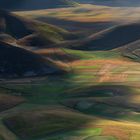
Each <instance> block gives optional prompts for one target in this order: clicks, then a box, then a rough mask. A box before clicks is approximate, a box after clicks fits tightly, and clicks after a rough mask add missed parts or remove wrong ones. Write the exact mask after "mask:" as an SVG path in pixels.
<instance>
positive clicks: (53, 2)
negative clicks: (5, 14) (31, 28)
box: [0, 0, 77, 10]
mask: <svg viewBox="0 0 140 140" xmlns="http://www.w3.org/2000/svg"><path fill="white" fill-rule="evenodd" d="M76 4H77V3H75V2H73V1H72V0H20V1H17V0H12V1H9V0H5V1H1V2H0V8H2V9H8V10H35V9H47V8H61V7H69V6H75V5H76Z"/></svg>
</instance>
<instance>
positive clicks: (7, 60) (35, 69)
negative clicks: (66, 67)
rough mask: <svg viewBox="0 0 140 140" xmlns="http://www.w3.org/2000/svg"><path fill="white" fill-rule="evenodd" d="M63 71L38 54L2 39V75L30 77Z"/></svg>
mask: <svg viewBox="0 0 140 140" xmlns="http://www.w3.org/2000/svg"><path fill="white" fill-rule="evenodd" d="M60 72H62V71H61V70H60V69H59V68H57V67H56V66H55V65H53V64H52V63H51V62H50V61H49V60H47V59H45V58H43V57H41V56H40V55H38V54H35V53H32V52H30V51H27V50H24V49H22V48H19V47H16V46H12V45H9V44H7V43H4V42H1V41H0V77H1V78H7V77H8V78H10V77H23V76H25V77H28V76H39V75H45V74H57V73H60Z"/></svg>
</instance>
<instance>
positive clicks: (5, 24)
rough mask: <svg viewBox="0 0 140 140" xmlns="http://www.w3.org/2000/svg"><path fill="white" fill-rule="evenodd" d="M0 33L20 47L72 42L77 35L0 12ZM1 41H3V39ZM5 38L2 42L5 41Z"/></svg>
mask: <svg viewBox="0 0 140 140" xmlns="http://www.w3.org/2000/svg"><path fill="white" fill-rule="evenodd" d="M0 33H2V34H7V35H6V36H7V37H6V38H7V39H8V40H9V39H10V36H11V38H15V39H16V40H13V41H14V43H15V42H17V43H18V44H20V45H24V46H26V45H28V46H32V47H33V46H38V47H41V46H45V47H46V46H47V45H51V44H57V43H59V42H61V41H64V40H72V39H75V38H77V35H75V34H72V33H69V32H68V31H66V30H63V29H61V28H58V27H57V26H53V25H50V24H47V23H43V22H37V21H34V20H30V19H25V18H23V17H19V16H17V15H14V14H11V13H9V12H6V11H3V10H0ZM1 38H2V41H3V39H4V38H3V37H1ZM1 38H0V39H1ZM6 38H5V39H4V40H6Z"/></svg>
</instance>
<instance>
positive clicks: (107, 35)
mask: <svg viewBox="0 0 140 140" xmlns="http://www.w3.org/2000/svg"><path fill="white" fill-rule="evenodd" d="M139 39H140V24H139V23H131V24H124V25H119V26H115V27H112V28H109V29H106V30H104V31H101V32H99V33H97V34H94V35H91V36H89V37H88V38H86V39H85V40H83V41H79V42H77V43H74V44H73V46H72V45H71V48H73V49H79V50H96V51H99V50H101V51H103V50H112V49H116V48H119V47H121V46H123V45H126V44H129V43H132V42H134V41H136V40H139Z"/></svg>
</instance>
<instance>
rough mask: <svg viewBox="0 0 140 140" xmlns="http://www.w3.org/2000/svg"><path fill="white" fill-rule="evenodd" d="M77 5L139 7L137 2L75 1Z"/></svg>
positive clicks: (113, 0)
mask: <svg viewBox="0 0 140 140" xmlns="http://www.w3.org/2000/svg"><path fill="white" fill-rule="evenodd" d="M75 1H76V2H79V3H88V4H97V5H106V6H114V7H115V6H119V7H123V6H127V7H133V6H140V1H139V0H75Z"/></svg>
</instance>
